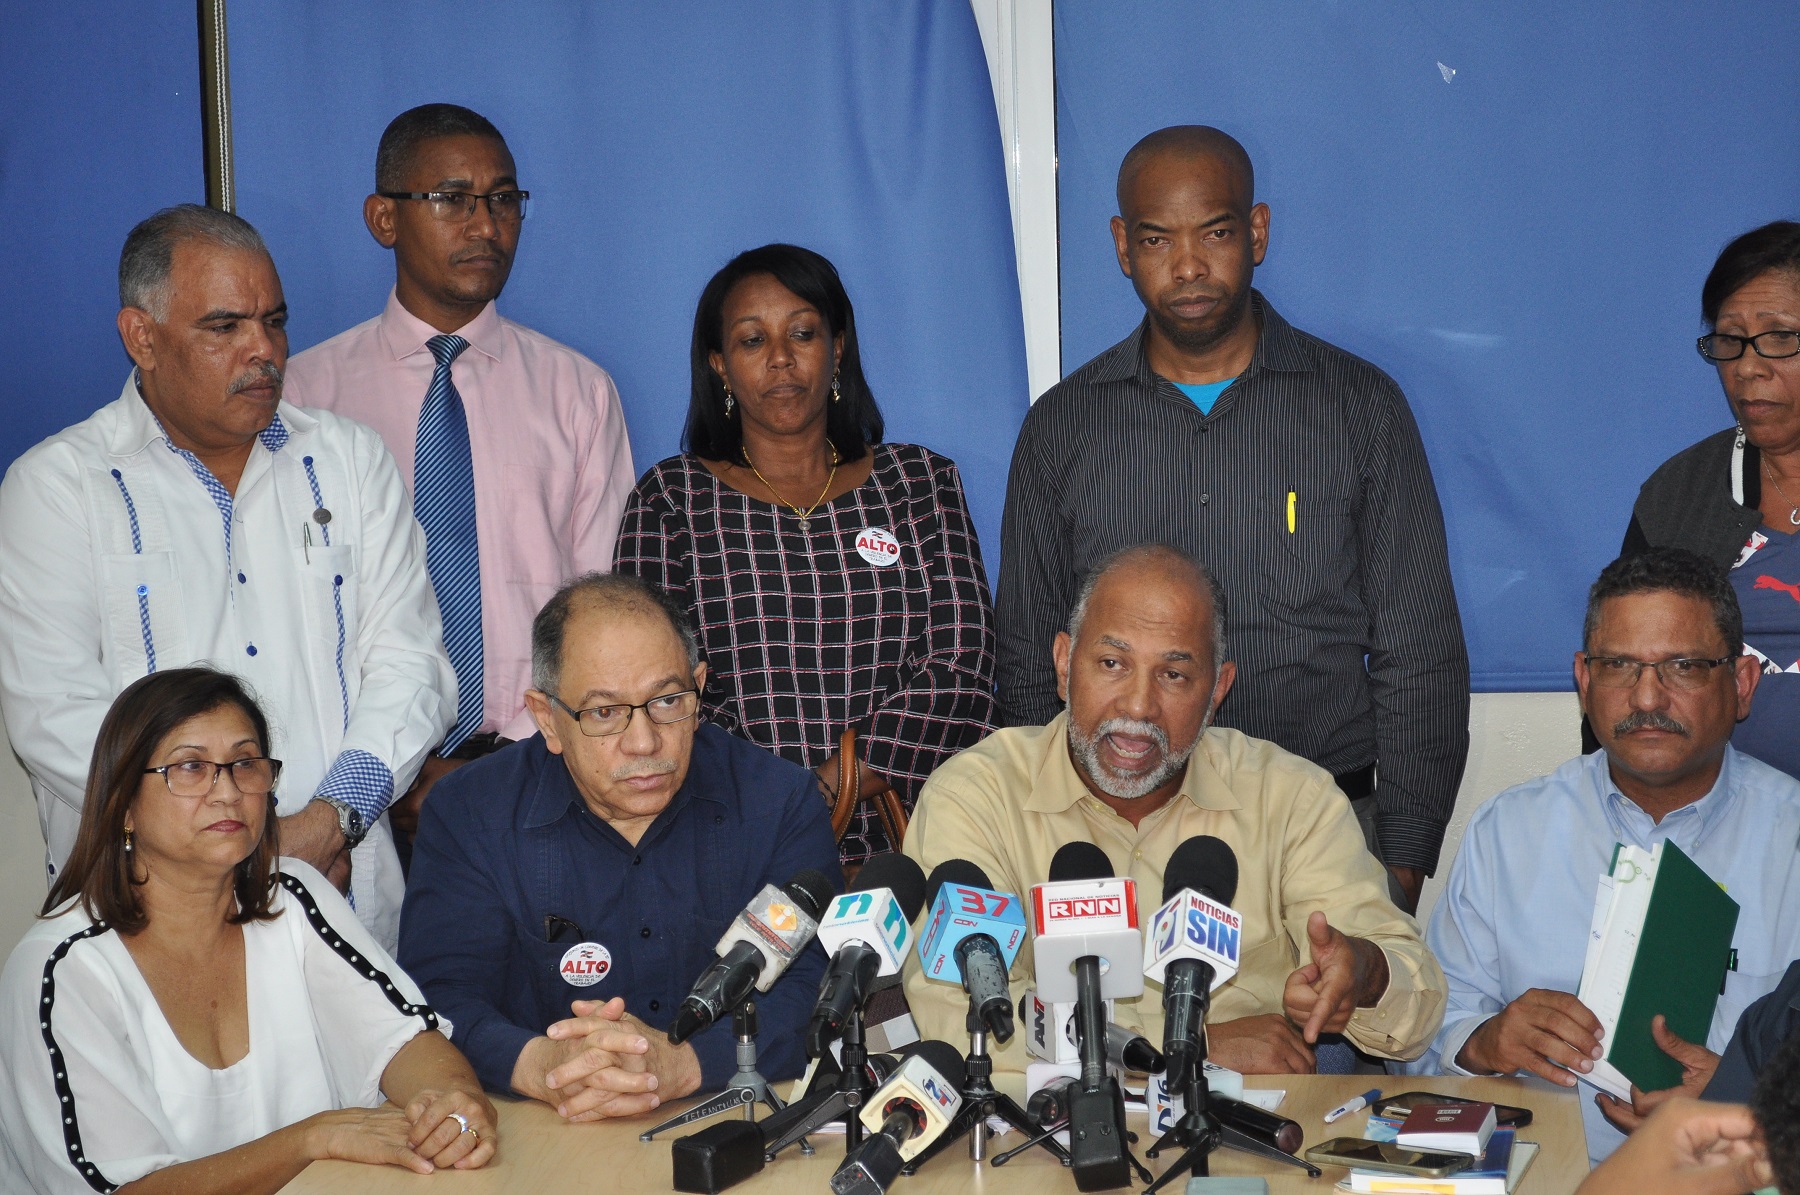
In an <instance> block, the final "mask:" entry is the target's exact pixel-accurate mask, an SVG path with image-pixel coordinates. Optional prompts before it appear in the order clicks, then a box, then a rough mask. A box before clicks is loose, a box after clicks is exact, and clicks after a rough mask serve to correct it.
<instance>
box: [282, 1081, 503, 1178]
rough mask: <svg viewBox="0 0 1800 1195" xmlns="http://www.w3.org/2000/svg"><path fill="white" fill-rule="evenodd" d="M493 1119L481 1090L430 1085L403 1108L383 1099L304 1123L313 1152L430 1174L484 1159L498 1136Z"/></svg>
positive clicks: (474, 1165) (473, 1165)
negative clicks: (437, 1088) (373, 1105)
mask: <svg viewBox="0 0 1800 1195" xmlns="http://www.w3.org/2000/svg"><path fill="white" fill-rule="evenodd" d="M459 1117H460V1118H461V1119H458V1118H459ZM464 1121H467V1122H468V1126H467V1130H466V1131H465V1129H464V1125H463V1122H464ZM496 1125H497V1118H496V1117H495V1115H494V1105H493V1104H491V1103H489V1102H488V1098H487V1096H485V1095H483V1094H482V1093H481V1092H479V1091H456V1090H445V1091H435V1090H431V1091H421V1092H418V1093H416V1094H415V1095H414V1096H413V1098H412V1101H411V1102H410V1103H408V1104H407V1105H406V1107H405V1108H396V1107H395V1106H394V1105H393V1104H384V1105H382V1106H381V1107H379V1108H344V1109H339V1110H336V1111H331V1112H322V1113H320V1114H319V1115H317V1116H315V1117H313V1118H312V1119H311V1120H310V1121H308V1122H307V1124H306V1126H304V1127H305V1128H306V1129H307V1130H308V1131H309V1132H311V1133H312V1134H314V1136H313V1137H312V1138H311V1140H312V1144H311V1146H310V1153H309V1156H311V1157H314V1158H337V1159H339V1160H341V1161H346V1162H367V1163H372V1164H375V1165H385V1166H403V1167H405V1168H406V1169H408V1170H411V1171H413V1172H414V1173H417V1174H430V1173H432V1172H433V1171H435V1170H440V1169H445V1168H449V1169H454V1170H475V1169H478V1168H480V1167H482V1166H485V1165H487V1164H488V1162H490V1161H492V1160H493V1157H494V1153H495V1150H496V1148H497V1147H498V1145H499V1142H500V1137H499V1130H498V1128H497V1127H496Z"/></svg>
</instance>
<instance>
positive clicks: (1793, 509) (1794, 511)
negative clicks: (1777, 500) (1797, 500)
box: [1763, 461, 1800, 527]
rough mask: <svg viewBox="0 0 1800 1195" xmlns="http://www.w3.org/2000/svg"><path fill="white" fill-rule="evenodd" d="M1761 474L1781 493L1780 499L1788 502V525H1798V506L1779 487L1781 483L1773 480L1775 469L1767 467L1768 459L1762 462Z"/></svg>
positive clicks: (1799, 524)
mask: <svg viewBox="0 0 1800 1195" xmlns="http://www.w3.org/2000/svg"><path fill="white" fill-rule="evenodd" d="M1763 476H1764V477H1767V478H1768V479H1769V484H1770V485H1772V486H1774V487H1775V492H1776V493H1777V494H1780V495H1781V500H1782V501H1783V502H1785V503H1787V504H1788V526H1790V527H1800V506H1795V505H1794V500H1793V499H1792V498H1790V497H1788V496H1787V493H1786V491H1784V490H1783V489H1782V488H1781V483H1780V482H1779V481H1776V480H1775V470H1773V469H1771V468H1769V462H1768V461H1764V462H1763Z"/></svg>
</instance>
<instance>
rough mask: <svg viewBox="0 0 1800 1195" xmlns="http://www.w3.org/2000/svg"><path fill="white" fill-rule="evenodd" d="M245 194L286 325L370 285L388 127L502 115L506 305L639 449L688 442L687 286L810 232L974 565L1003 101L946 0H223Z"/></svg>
mask: <svg viewBox="0 0 1800 1195" xmlns="http://www.w3.org/2000/svg"><path fill="white" fill-rule="evenodd" d="M231 70H232V101H233V108H234V113H235V121H236V152H237V166H238V187H239V192H238V193H239V205H238V206H239V211H240V212H241V213H242V214H243V215H244V216H245V217H246V218H248V219H249V220H250V221H251V222H252V223H254V224H256V225H257V226H258V227H259V228H260V229H261V230H262V232H263V233H264V235H265V236H266V237H267V238H268V241H269V244H270V247H271V249H272V250H273V251H274V254H275V259H276V263H277V265H278V266H279V268H280V269H281V274H282V281H283V283H284V286H285V288H286V291H287V297H288V301H289V303H290V304H291V306H292V308H293V322H292V325H291V326H292V340H293V348H294V351H296V352H298V351H299V350H300V349H302V348H305V347H307V346H308V345H311V344H314V343H317V342H318V341H320V340H323V339H325V338H326V337H327V336H330V335H333V334H335V333H337V332H339V331H341V330H343V329H344V328H346V327H349V326H350V325H352V324H355V323H358V322H360V321H362V320H365V319H368V318H370V317H372V316H374V315H376V314H378V313H379V312H380V310H381V306H382V303H383V302H384V301H385V300H386V297H387V293H388V290H389V288H390V287H391V286H392V284H393V265H392V259H391V257H390V256H389V255H388V254H387V253H386V252H384V251H383V250H381V249H380V248H379V247H378V246H377V245H376V244H375V243H374V241H372V240H371V239H370V237H369V234H368V232H367V231H366V230H365V229H364V227H363V223H362V200H363V197H364V196H365V195H366V194H368V192H369V191H370V190H372V189H373V185H374V179H373V175H374V161H375V146H376V141H377V139H378V138H379V137H380V135H381V130H382V129H383V128H384V127H385V126H386V124H387V122H388V121H389V120H390V119H391V118H392V117H393V116H395V115H396V114H397V113H399V112H401V111H403V110H405V109H406V108H409V107H411V106H413V105H414V104H419V103H425V102H428V101H437V100H445V101H452V102H455V103H461V104H467V105H468V106H470V107H472V108H474V109H476V110H477V111H479V112H481V113H483V114H484V115H486V116H487V117H489V118H490V119H491V120H493V121H494V122H495V124H497V125H498V126H499V127H500V129H501V131H502V132H503V133H505V134H506V137H507V139H508V141H509V142H510V144H511V146H512V150H513V154H514V157H515V158H516V159H517V161H518V164H519V179H520V182H521V184H522V185H523V186H525V187H526V188H528V189H529V190H530V191H531V192H532V200H531V209H532V210H531V216H530V219H529V220H528V221H527V222H526V225H525V229H524V233H523V236H522V238H521V245H520V249H519V254H518V259H517V261H516V263H515V265H514V269H513V274H512V280H511V282H510V284H509V285H508V287H507V290H506V293H505V295H504V296H503V297H502V299H501V300H500V309H501V310H502V311H503V312H504V313H505V314H506V315H508V316H509V317H511V318H512V319H515V320H519V321H521V322H523V323H526V324H529V325H531V326H532V327H535V328H537V329H539V330H540V331H542V332H544V333H546V334H547V335H550V336H553V337H555V338H556V339H558V340H561V341H563V342H564V343H566V344H569V345H572V346H574V347H575V348H577V349H579V350H581V351H582V352H584V353H586V354H587V355H589V356H590V357H592V358H593V359H594V360H596V361H598V362H599V363H600V364H601V365H602V366H604V367H605V368H606V369H607V370H609V371H610V372H611V373H612V374H613V376H614V378H615V379H616V380H617V382H618V384H619V391H620V395H621V397H622V399H623V401H624V405H625V413H626V418H627V422H628V423H629V425H630V428H631V440H632V451H633V454H634V456H635V458H636V463H637V466H638V468H639V470H642V469H645V468H647V467H649V466H650V465H651V464H653V463H655V462H656V461H657V460H660V459H661V458H663V457H665V456H669V455H672V454H673V453H675V452H677V451H679V438H680V431H681V425H682V420H683V417H684V414H685V411H686V407H687V395H688V343H689V337H690V333H691V331H692V327H693V313H694V303H695V300H696V299H697V298H698V297H699V293H700V289H701V287H702V286H703V285H704V284H705V282H706V280H707V278H708V277H710V276H711V274H712V273H713V271H715V270H716V269H717V268H718V267H719V266H721V265H723V264H724V263H725V262H726V260H728V259H729V258H730V257H731V256H732V255H733V254H735V253H737V252H738V251H740V250H743V249H747V248H750V247H752V246H755V245H760V244H764V243H766V242H769V241H792V242H796V243H798V244H802V245H806V246H809V247H811V248H813V249H816V250H818V251H819V252H821V253H823V254H825V255H826V256H827V257H829V258H831V260H832V261H833V262H835V263H836V265H837V267H838V269H839V271H840V272H841V273H842V275H843V277H844V281H845V285H846V286H847V287H848V289H849V291H850V297H851V299H852V301H853V302H854V303H855V304H856V308H857V325H858V331H859V334H860V338H861V341H862V348H863V360H864V363H865V368H866V370H867V373H868V375H869V381H870V384H871V386H872V387H873V389H874V391H875V395H876V398H877V400H878V401H879V402H880V403H881V405H882V409H883V412H884V413H885V414H886V416H887V418H888V435H889V438H890V439H895V440H905V441H911V442H915V443H922V444H925V445H926V446H928V447H930V448H933V449H936V450H937V451H939V452H942V453H944V454H946V455H948V456H950V457H952V458H954V459H955V460H956V461H957V463H958V464H959V465H960V466H961V468H962V472H963V477H964V481H965V484H966V486H967V489H968V492H969V498H970V502H971V503H972V505H973V507H974V511H975V517H976V521H977V524H978V526H979V528H980V533H981V538H982V546H983V548H984V550H985V552H986V557H987V561H988V566H989V569H990V571H992V570H993V569H994V567H995V566H996V564H997V562H998V559H999V546H1000V545H999V531H998V526H999V516H1000V507H1001V503H1002V501H1003V497H1004V487H1005V483H1006V468H1007V464H1008V461H1009V459H1010V456H1011V451H1012V443H1013V439H1014V436H1015V434H1016V432H1017V430H1018V425H1019V422H1020V420H1021V419H1023V418H1024V413H1025V410H1026V407H1027V393H1026V381H1025V358H1024V333H1023V330H1022V326H1021V322H1020V315H1019V294H1018V282H1017V274H1016V270H1015V267H1014V263H1013V248H1012V226H1011V222H1010V217H1009V215H1008V208H1007V199H1006V180H1005V175H1004V173H1003V163H1002V158H1001V152H1000V136H999V127H998V122H997V119H996V117H995V113H994V102H993V96H992V92H991V90H990V88H989V84H988V77H987V66H986V62H985V59H984V58H983V55H982V50H981V42H980V38H979V35H978V33H977V30H976V27H975V21H974V18H973V16H972V14H971V12H970V10H969V6H968V5H967V4H966V3H962V2H961V0H939V2H935V3H934V2H930V0H921V2H918V3H889V2H883V3H879V4H877V3H863V4H843V3H839V2H838V0H805V2H801V0H794V2H790V3H782V4H772V5H769V4H759V5H745V4H740V3H725V2H711V3H684V4H679V5H669V4H635V5H625V4H605V5H598V4H588V3H576V2H560V3H538V4H530V5H517V6H512V7H502V8H499V9H496V8H495V7H494V5H492V4H491V3H469V2H467V0H455V2H429V3H428V2H426V0H389V2H386V3H382V4H379V5H371V4H363V3H354V4H352V3H292V2H290V3H280V4H234V5H233V6H232V8H231Z"/></svg>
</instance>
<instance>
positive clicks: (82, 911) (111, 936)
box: [0, 668, 495, 1195]
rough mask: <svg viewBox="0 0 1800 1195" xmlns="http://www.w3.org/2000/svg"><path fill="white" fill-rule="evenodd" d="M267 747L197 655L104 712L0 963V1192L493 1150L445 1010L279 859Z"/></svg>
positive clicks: (426, 1167) (265, 1187)
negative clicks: (36, 891)
mask: <svg viewBox="0 0 1800 1195" xmlns="http://www.w3.org/2000/svg"><path fill="white" fill-rule="evenodd" d="M268 742H269V728H268V724H267V722H266V721H265V720H264V717H263V714H262V711H261V710H259V709H258V708H257V706H256V703H255V701H254V700H252V699H251V697H250V695H249V694H248V693H247V692H246V691H245V690H244V688H243V687H242V685H241V684H240V683H239V682H238V681H237V680H236V679H235V678H233V677H230V676H227V675H225V674H223V673H219V672H214V671H212V670H211V669H207V668H178V669H171V670H169V671H166V672H156V673H152V674H151V675H149V676H146V677H144V678H143V679H141V680H139V681H137V682H135V683H134V684H132V685H131V686H130V687H129V688H127V689H126V690H125V691H124V692H123V693H121V694H119V697H118V699H117V700H116V701H114V702H113V705H112V708H111V709H110V710H109V711H108V712H107V715H106V719H105V721H103V722H102V723H101V726H100V734H99V738H98V740H97V741H96V743H95V746H94V757H93V764H92V768H91V770H90V771H89V774H88V782H87V794H86V804H85V806H84V808H83V810H82V820H81V828H80V830H79V831H78V833H77V837H76V841H75V847H74V850H73V852H72V853H71V854H70V856H69V860H68V863H67V864H66V865H65V866H64V868H63V870H62V873H61V874H60V875H59V876H58V877H57V880H56V884H55V886H54V887H52V888H51V890H50V895H49V898H48V899H47V900H46V901H45V902H44V910H43V913H42V915H41V920H39V921H38V922H37V924H36V925H35V926H34V927H33V928H32V929H31V930H30V931H29V932H28V933H27V934H26V935H25V938H24V939H23V940H22V941H21V942H20V943H19V945H18V947H17V948H15V949H14V950H13V952H12V956H11V957H10V958H9V959H8V960H7V963H6V969H5V971H4V973H3V974H0V1064H3V1065H0V1144H3V1145H4V1148H0V1190H6V1191H26V1190H30V1191H39V1192H54V1193H58V1195H61V1193H63V1192H68V1193H71V1195H73V1193H76V1192H82V1193H86V1192H91V1191H112V1190H115V1189H116V1190H120V1191H125V1192H131V1193H132V1195H148V1193H150V1192H165V1191H167V1192H183V1193H184V1195H198V1193H203V1192H234V1193H238V1195H242V1193H248V1192H273V1191H278V1190H280V1189H281V1188H282V1187H283V1186H284V1185H286V1184H287V1182H288V1181H289V1180H290V1179H292V1178H293V1177H294V1176H295V1175H297V1174H299V1173H300V1172H301V1171H302V1170H304V1169H305V1168H306V1167H307V1165H308V1164H310V1163H311V1162H313V1161H314V1160H315V1159H319V1158H338V1159H342V1160H345V1161H353V1162H368V1163H375V1164H388V1165H396V1166H404V1167H406V1168H408V1169H410V1170H414V1171H417V1172H419V1173H421V1174H428V1173H430V1172H431V1171H433V1170H434V1169H436V1168H438V1167H443V1166H453V1167H455V1168H457V1169H459V1170H467V1169H473V1168H476V1167H479V1166H482V1165H485V1164H486V1163H487V1162H488V1161H489V1160H490V1159H492V1158H493V1156H494V1152H495V1132H494V1109H493V1106H492V1105H491V1104H490V1103H489V1102H488V1099H487V1097H486V1096H485V1095H483V1094H482V1091H481V1085H480V1084H479V1083H478V1082H477V1080H476V1078H475V1074H474V1072H473V1071H472V1070H471V1069H470V1067H469V1064H468V1062H467V1061H466V1060H465V1059H464V1058H463V1056H462V1055H461V1054H460V1053H458V1052H457V1050H456V1048H455V1047H453V1046H452V1045H451V1044H450V1042H449V1041H448V1040H447V1038H446V1036H445V1034H447V1033H448V1032H449V1028H450V1026H449V1025H448V1024H447V1023H444V1022H442V1021H440V1020H439V1018H438V1017H437V1016H436V1015H435V1014H434V1013H433V1012H432V1010H431V1009H430V1008H429V1007H428V1006H427V1005H426V1004H425V1002H424V997H422V996H421V995H420V994H419V989H418V988H417V987H416V986H414V984H413V982H412V980H410V979H409V978H407V976H406V975H405V973H403V972H402V971H401V970H400V969H399V968H398V967H397V966H395V964H394V962H393V960H392V959H391V958H389V957H388V955H387V954H386V953H385V952H384V951H383V950H382V949H381V947H380V946H378V945H376V943H375V940H374V939H373V938H372V937H370V936H369V934H368V932H367V931H365V930H364V929H363V928H362V925H361V923H360V922H359V921H358V920H357V918H356V915H355V914H354V913H352V912H351V910H350V906H349V905H348V904H347V903H346V902H345V900H344V898H343V897H342V896H340V895H339V894H338V892H337V889H335V888H334V887H332V885H331V884H330V883H328V882H327V881H326V880H325V878H324V877H323V876H321V875H320V874H319V873H318V872H316V871H314V870H313V869H312V868H311V867H308V866H307V865H306V864H305V863H302V862H300V861H298V860H296V859H288V858H278V853H279V852H278V850H277V843H276V833H277V819H276V817H275V813H274V800H273V797H272V793H273V791H274V788H275V784H276V782H277V781H278V780H279V779H280V776H281V761H279V760H276V759H270V758H269V757H268ZM384 1099H385V1100H387V1101H391V1102H390V1103H386V1104H384V1103H383V1101H384Z"/></svg>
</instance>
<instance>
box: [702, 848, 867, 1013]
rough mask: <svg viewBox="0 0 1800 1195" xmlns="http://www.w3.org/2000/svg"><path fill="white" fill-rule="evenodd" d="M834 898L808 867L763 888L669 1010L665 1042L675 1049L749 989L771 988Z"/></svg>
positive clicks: (825, 882) (816, 928) (810, 937)
mask: <svg viewBox="0 0 1800 1195" xmlns="http://www.w3.org/2000/svg"><path fill="white" fill-rule="evenodd" d="M834 895H836V894H835V893H834V892H833V890H832V886H831V881H830V880H828V879H826V878H825V875H824V873H823V872H818V871H814V870H812V869H811V868H808V869H806V870H805V871H802V872H801V873H800V874H798V875H796V876H795V877H794V878H793V879H792V880H790V881H789V882H788V883H786V884H784V885H783V886H782V887H780V888H777V887H776V886H775V885H773V884H766V885H764V886H763V890H762V891H761V892H758V893H757V894H756V899H754V900H752V901H751V902H750V903H749V904H748V905H746V906H745V907H744V911H743V912H741V913H739V914H738V915H737V917H736V918H734V919H733V920H732V922H731V925H730V927H729V928H727V929H726V931H725V934H724V936H723V937H721V938H720V939H719V942H718V945H716V946H714V947H713V950H714V951H715V952H716V953H717V954H718V956H719V961H718V962H716V963H714V964H713V965H712V966H710V967H708V968H707V969H706V970H705V971H703V972H702V973H701V975H700V978H699V979H697V980H695V981H694V987H693V990H692V991H691V992H689V993H688V996H687V999H685V1000H683V1001H682V1002H681V1007H680V1008H678V1009H677V1010H676V1011H675V1022H674V1024H672V1025H670V1026H669V1040H670V1041H671V1042H673V1043H674V1044H676V1045H680V1044H681V1043H682V1042H684V1041H686V1040H687V1039H688V1038H690V1037H692V1036H693V1035H694V1034H696V1033H698V1032H699V1031H700V1030H702V1029H704V1028H706V1027H707V1026H708V1025H710V1024H712V1023H713V1022H714V1021H716V1020H718V1019H719V1018H720V1017H721V1016H723V1015H724V1014H725V1013H726V1012H727V1011H729V1010H731V1009H732V1008H735V1007H736V1006H737V1005H739V1004H741V1003H742V1002H743V1001H744V1000H745V999H747V998H748V997H749V995H750V989H751V988H752V987H754V988H755V989H756V990H757V991H759V992H767V991H768V990H769V989H770V988H772V987H774V986H775V981H776V980H777V979H780V978H781V973H782V972H783V971H786V970H787V969H788V964H789V963H792V962H793V961H794V959H795V958H796V957H797V956H798V955H799V954H800V952H801V951H802V950H805V949H806V947H807V946H808V945H809V944H810V943H811V942H812V940H813V936H814V935H815V934H817V933H818V932H819V921H818V918H819V914H820V913H821V912H823V911H824V909H825V904H826V902H827V901H829V900H831V898H832V897H833V896H834Z"/></svg>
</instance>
